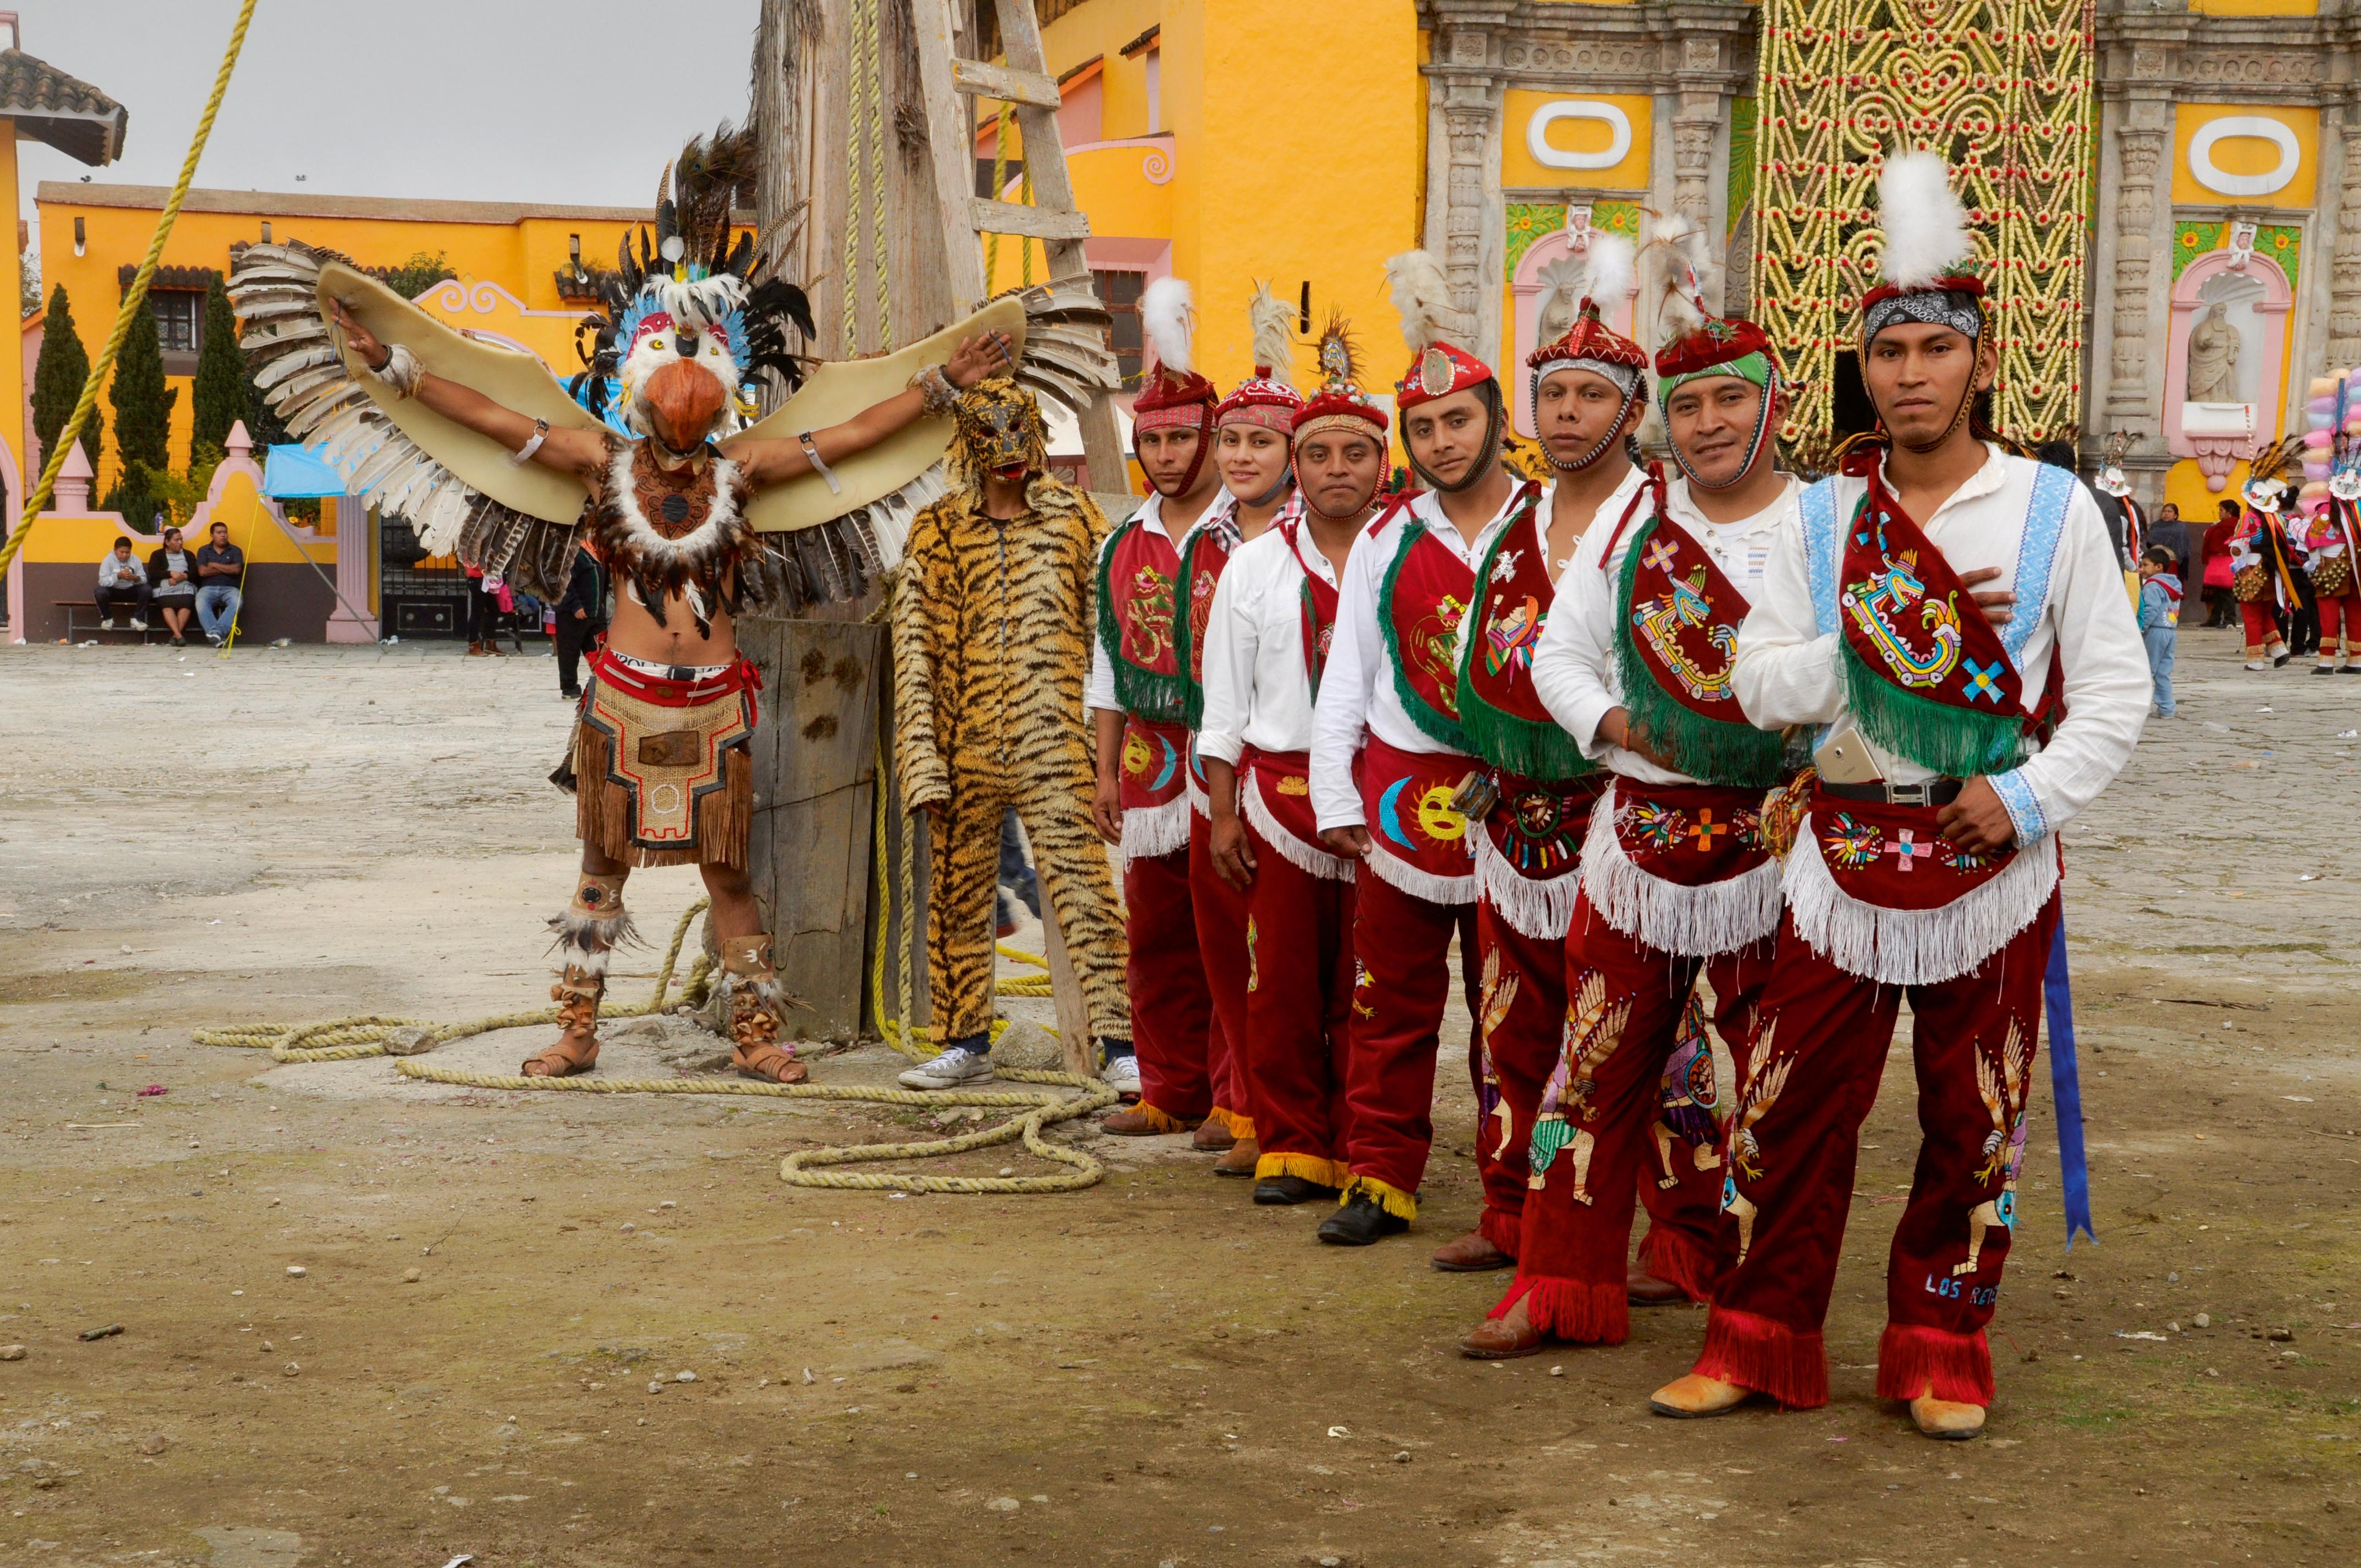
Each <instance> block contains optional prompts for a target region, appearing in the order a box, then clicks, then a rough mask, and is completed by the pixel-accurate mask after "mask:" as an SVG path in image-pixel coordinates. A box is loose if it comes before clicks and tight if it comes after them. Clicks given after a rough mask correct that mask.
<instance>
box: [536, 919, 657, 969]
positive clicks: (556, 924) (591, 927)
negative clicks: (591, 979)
mask: <svg viewBox="0 0 2361 1568" xmlns="http://www.w3.org/2000/svg"><path fill="white" fill-rule="evenodd" d="M549 929H550V931H551V933H552V936H553V938H554V939H553V940H552V941H551V943H550V945H549V950H550V952H551V953H552V954H554V955H555V956H556V957H557V959H558V961H559V962H560V963H561V964H563V965H566V966H568V967H571V968H574V969H578V970H581V971H582V972H583V973H585V974H592V975H604V974H605V973H606V972H607V955H608V954H609V953H610V952H612V951H614V949H615V948H620V947H624V946H626V945H629V944H632V943H636V942H637V941H638V940H639V939H640V933H639V928H638V927H635V926H633V925H632V924H631V913H630V912H629V911H628V910H625V909H623V908H622V907H620V905H619V906H617V908H616V910H615V912H614V913H613V914H611V915H577V914H576V913H574V911H572V910H570V909H569V910H567V911H566V913H565V914H563V915H559V916H553V917H552V918H551V920H550V922H549Z"/></svg>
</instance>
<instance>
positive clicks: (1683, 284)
mask: <svg viewBox="0 0 2361 1568" xmlns="http://www.w3.org/2000/svg"><path fill="white" fill-rule="evenodd" d="M1648 271H1649V285H1650V286H1649V291H1648V292H1649V294H1650V295H1651V297H1652V298H1653V301H1654V304H1655V313H1656V341H1657V342H1658V343H1660V344H1670V343H1676V342H1678V341H1679V340H1680V339H1682V338H1684V337H1686V336H1687V335H1688V334H1691V333H1693V332H1695V331H1697V329H1698V328H1699V327H1701V326H1703V325H1705V323H1706V318H1707V315H1708V312H1707V310H1706V305H1705V295H1706V292H1707V291H1708V290H1709V289H1710V288H1711V287H1712V286H1713V280H1714V278H1715V275H1716V272H1717V269H1716V267H1715V264H1714V259H1713V255H1712V251H1711V248H1710V247H1708V245H1707V244H1706V237H1705V229H1704V228H1703V226H1702V225H1699V224H1698V223H1697V220H1696V219H1695V218H1690V217H1684V216H1681V215H1679V214H1675V215H1673V216H1670V217H1661V218H1658V219H1656V220H1655V222H1654V223H1653V225H1650V227H1649V231H1648Z"/></svg>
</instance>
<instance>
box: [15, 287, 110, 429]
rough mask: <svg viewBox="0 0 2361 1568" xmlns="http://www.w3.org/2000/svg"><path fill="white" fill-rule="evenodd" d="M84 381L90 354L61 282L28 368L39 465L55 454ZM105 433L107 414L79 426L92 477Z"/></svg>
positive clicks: (93, 416) (92, 415)
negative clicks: (38, 348) (36, 354)
mask: <svg viewBox="0 0 2361 1568" xmlns="http://www.w3.org/2000/svg"><path fill="white" fill-rule="evenodd" d="M89 378H90V355H89V354H88V353H87V352H85V351H84V350H83V348H82V334H80V333H78V332H76V331H75V330H74V319H73V306H72V305H71V303H70V302H68V301H67V299H66V286H65V285H64V284H63V283H60V284H59V285H58V287H57V291H56V292H55V293H53V294H51V295H50V296H49V314H48V315H47V316H46V317H44V318H43V320H42V322H41V356H40V358H39V359H38V360H37V361H35V362H34V365H33V433H34V434H35V435H36V436H38V437H39V438H40V443H41V459H42V461H43V462H44V463H46V462H47V461H48V460H49V454H50V453H51V452H53V451H55V450H56V449H57V444H58V436H59V434H60V433H61V432H63V431H64V429H65V427H66V421H67V420H68V419H70V418H71V417H72V416H73V407H74V401H75V400H76V399H78V398H80V397H81V396H82V382H84V381H85V380H88V379H89ZM105 428H106V411H105V410H104V409H97V408H93V409H92V410H91V411H90V421H89V422H88V423H86V424H84V425H83V426H82V455H83V456H85V457H87V458H89V459H90V471H91V472H92V473H93V474H95V473H97V472H98V451H99V447H100V445H101V444H102V442H101V438H102V437H103V436H104V434H105Z"/></svg>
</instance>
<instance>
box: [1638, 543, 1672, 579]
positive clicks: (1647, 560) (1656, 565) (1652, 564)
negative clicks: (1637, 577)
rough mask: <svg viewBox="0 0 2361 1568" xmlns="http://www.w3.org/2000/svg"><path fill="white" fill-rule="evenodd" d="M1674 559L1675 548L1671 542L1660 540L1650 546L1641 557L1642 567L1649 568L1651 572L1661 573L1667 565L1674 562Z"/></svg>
mask: <svg viewBox="0 0 2361 1568" xmlns="http://www.w3.org/2000/svg"><path fill="white" fill-rule="evenodd" d="M1672 558H1673V546H1672V543H1671V542H1670V541H1668V540H1663V539H1659V540H1657V541H1656V542H1655V543H1653V544H1651V545H1649V546H1648V548H1647V549H1646V550H1645V551H1644V552H1642V554H1641V556H1640V565H1642V566H1645V567H1647V568H1648V570H1650V571H1651V572H1655V571H1661V570H1663V569H1664V566H1665V565H1666V564H1667V563H1669V562H1670V561H1671V560H1672Z"/></svg>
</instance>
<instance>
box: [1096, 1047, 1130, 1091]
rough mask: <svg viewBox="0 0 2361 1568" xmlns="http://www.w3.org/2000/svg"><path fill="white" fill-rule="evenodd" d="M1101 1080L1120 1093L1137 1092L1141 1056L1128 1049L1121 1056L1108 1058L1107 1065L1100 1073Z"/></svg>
mask: <svg viewBox="0 0 2361 1568" xmlns="http://www.w3.org/2000/svg"><path fill="white" fill-rule="evenodd" d="M1099 1081H1100V1082H1101V1083H1104V1084H1105V1085H1106V1086H1107V1087H1108V1088H1109V1089H1112V1090H1114V1091H1115V1092H1116V1093H1118V1094H1137V1093H1138V1092H1139V1058H1138V1057H1137V1056H1136V1055H1134V1054H1132V1053H1131V1052H1128V1051H1126V1052H1125V1053H1124V1054H1123V1055H1122V1056H1119V1057H1109V1058H1107V1064H1106V1067H1105V1069H1104V1070H1103V1071H1102V1072H1100V1074H1099Z"/></svg>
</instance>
